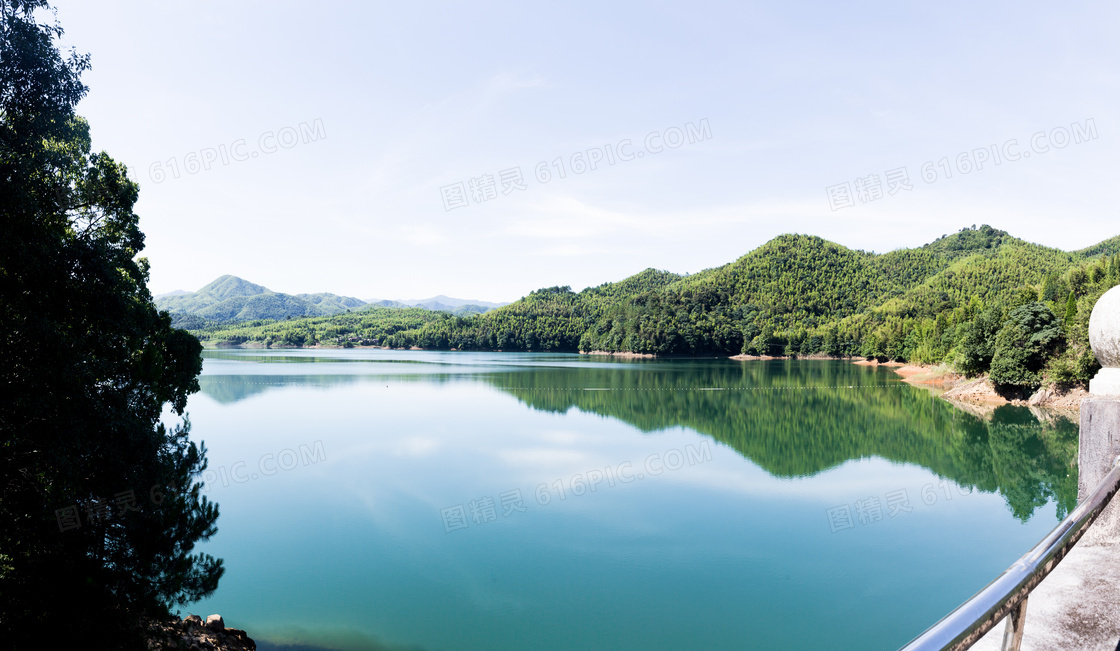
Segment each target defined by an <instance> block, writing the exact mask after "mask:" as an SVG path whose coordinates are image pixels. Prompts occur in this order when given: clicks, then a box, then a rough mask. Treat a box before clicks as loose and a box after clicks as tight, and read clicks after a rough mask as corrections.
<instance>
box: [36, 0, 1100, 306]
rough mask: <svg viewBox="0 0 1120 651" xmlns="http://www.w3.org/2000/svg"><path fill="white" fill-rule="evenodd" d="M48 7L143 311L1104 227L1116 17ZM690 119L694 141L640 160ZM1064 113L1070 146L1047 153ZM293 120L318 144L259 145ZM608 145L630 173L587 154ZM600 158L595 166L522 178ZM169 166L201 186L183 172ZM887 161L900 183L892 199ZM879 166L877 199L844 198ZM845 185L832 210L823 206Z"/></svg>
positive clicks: (856, 7)
mask: <svg viewBox="0 0 1120 651" xmlns="http://www.w3.org/2000/svg"><path fill="white" fill-rule="evenodd" d="M55 6H56V7H57V8H58V16H59V20H60V21H61V23H62V25H63V26H64V27H65V29H66V30H67V34H66V36H65V42H66V43H67V44H72V45H74V46H75V47H76V48H78V49H79V50H80V51H86V52H89V53H91V55H92V60H93V69H92V70H91V71H89V72H88V73H86V75H85V81H86V83H87V84H88V85H89V86H90V94H89V96H88V97H87V98H86V99H85V100H84V101H83V102H82V104H81V105H80V106H79V112H80V113H81V114H83V115H85V116H86V117H88V118H89V120H90V123H91V125H92V131H93V137H94V147H95V148H96V149H104V150H106V151H108V152H109V153H110V154H111V155H112V156H113V157H114V158H116V159H117V160H119V161H122V162H124V163H125V164H127V165H129V166H130V168H135V169H137V170H138V171H139V176H140V179H139V180H140V183H141V191H140V201H139V203H138V204H137V212H138V213H139V214H140V216H141V227H142V228H143V230H144V232H145V233H146V234H147V249H146V250H145V252H144V254H145V255H147V256H148V257H149V258H150V259H151V261H152V282H151V287H152V290H153V291H154V292H156V293H160V292H165V291H169V290H172V289H179V288H181V289H187V290H194V289H198V288H199V287H201V286H202V285H203V284H205V283H207V282H209V281H210V280H212V279H213V278H215V277H217V276H219V275H221V274H224V273H232V274H236V275H238V276H242V277H244V278H246V279H248V280H251V281H253V282H256V283H260V284H263V285H266V286H268V287H270V288H272V289H274V290H277V291H286V292H314V291H331V292H336V293H341V294H346V295H351V296H357V297H359V298H371V297H377V298H420V297H425V296H430V295H433V294H437V293H444V294H448V295H452V296H462V297H469V298H477V299H484V300H513V299H516V298H518V297H519V296H522V295H524V294H526V293H528V292H529V291H531V290H532V289H535V288H538V287H542V286H549V285H556V284H561V285H565V284H570V285H572V287H573V288H574V289H577V290H578V289H581V288H583V287H585V286H588V285H597V284H599V283H601V282H604V281H609V280H618V279H621V278H623V277H625V276H628V275H630V274H632V273H635V272H637V271H640V270H641V269H644V268H646V267H650V266H652V267H657V268H663V269H669V270H672V271H677V272H696V271H700V270H701V269H704V268H707V267H712V266H717V265H720V264H723V263H725V262H728V261H731V260H734V259H735V258H737V257H738V256H740V255H742V254H744V253H746V252H747V251H749V250H751V249H753V248H755V247H757V246H758V245H760V244H762V243H763V242H765V241H766V240H768V239H770V238H771V237H773V236H775V235H778V234H780V233H785V232H801V233H811V234H816V235H821V236H823V237H826V238H828V239H831V240H834V241H836V242H839V243H841V244H844V245H847V246H850V247H853V248H862V249H868V250H875V251H888V250H891V249H894V248H898V247H902V246H915V245H920V244H923V243H925V242H928V241H930V240H932V239H934V238H936V237H938V236H940V235H942V234H943V233H949V232H953V231H956V230H958V229H959V228H961V227H962V226H967V225H971V224H980V223H990V224H992V225H993V226H996V227H999V228H1003V229H1005V230H1008V231H1010V232H1011V233H1012V234H1014V235H1016V236H1019V237H1022V238H1025V239H1028V240H1032V241H1035V242H1040V243H1043V244H1047V245H1051V246H1057V247H1061V248H1064V249H1075V248H1080V247H1083V246H1087V245H1089V244H1092V243H1094V242H1096V241H1099V240H1101V239H1105V238H1107V237H1111V236H1113V235H1116V234H1118V233H1120V220H1117V219H1116V214H1117V210H1116V208H1117V204H1118V201H1120V199H1118V197H1117V195H1116V191H1115V179H1116V178H1117V176H1118V172H1120V162H1118V161H1120V145H1118V142H1117V127H1118V117H1120V115H1118V112H1120V92H1118V91H1120V83H1118V82H1120V65H1118V64H1120V56H1118V55H1120V39H1117V38H1116V37H1115V29H1116V26H1117V25H1118V24H1120V20H1118V19H1120V7H1118V6H1117V5H1115V4H1113V3H1105V2H1074V3H1062V4H1055V3H1042V2H1014V3H1013V2H993V3H974V2H967V3H966V2H938V3H917V2H897V1H896V2H879V3H876V2H865V3H858V4H852V3H843V4H841V3H825V2H768V3H748V2H740V3H722V2H688V3H685V2H677V3H667V2H657V3H622V2H615V3H603V2H586V3H577V2H568V3H548V4H545V3H525V2H521V3H512V2H510V3H486V2H471V3H454V4H453V3H421V2H402V3H392V4H389V3H373V2H368V3H366V2H348V3H345V2H322V3H308V2H298V3H297V2H228V1H227V2H213V1H208V0H192V1H190V2H186V1H178V0H175V1H166V2H139V1H130V2H126V1H123V0H121V1H114V0H99V1H98V2H89V1H88V0H82V1H79V0H58V1H56V2H55ZM702 120H707V123H706V124H707V127H709V128H710V137H709V138H704V139H696V138H694V142H691V143H690V142H688V141H687V139H686V140H685V141H684V143H683V144H681V145H680V146H679V147H677V148H675V149H673V148H669V147H664V148H662V150H661V151H660V152H653V151H648V152H647V151H642V154H643V156H642V157H638V156H637V152H639V151H640V150H643V149H644V145H643V144H642V143H643V140H644V139H645V137H646V135H647V134H649V133H651V132H657V134H658V137H657V138H655V139H654V140H653V141H652V143H651V144H652V145H653V148H654V149H657V148H658V146H659V145H660V144H661V143H662V142H663V141H664V140H665V139H668V140H670V141H673V140H674V138H675V137H676V135H678V133H681V134H683V133H686V131H685V129H686V127H687V125H689V124H692V125H693V126H695V127H697V128H700V127H701V126H702V122H701V121H702ZM1088 120H1092V122H1091V123H1089V122H1088ZM316 121H319V122H318V123H317V122H316ZM1075 123H1076V124H1077V125H1078V126H1079V127H1080V128H1081V129H1083V130H1085V133H1088V134H1089V136H1087V138H1089V139H1086V140H1084V141H1082V142H1070V143H1069V144H1067V145H1066V146H1064V147H1061V148H1059V147H1057V146H1051V140H1052V139H1053V140H1054V141H1055V142H1056V144H1061V143H1062V138H1063V134H1064V133H1065V134H1069V135H1070V137H1071V138H1073V137H1074V136H1076V135H1077V129H1075V128H1073V126H1072V125H1074V124H1075ZM301 124H304V125H306V126H307V127H312V131H313V130H314V128H315V127H317V126H320V127H321V129H320V130H319V131H318V134H317V135H316V134H312V135H306V134H307V133H309V132H307V131H305V135H306V139H307V140H308V141H307V142H303V141H302V139H300V138H297V139H296V140H295V141H286V142H288V144H292V146H291V147H289V148H284V147H280V146H278V143H276V142H275V141H274V139H275V138H278V137H279V138H289V137H291V136H292V135H293V134H295V135H299V133H300V132H299V129H300V125H301ZM673 128H676V129H681V131H680V132H676V131H673ZM285 129H292V130H289V131H285ZM1055 129H1057V131H1055ZM1040 131H1041V132H1045V133H1044V134H1043V136H1042V137H1041V138H1040V139H1039V140H1037V141H1036V143H1035V144H1036V145H1037V146H1036V148H1035V150H1034V151H1033V152H1032V151H1031V147H1032V146H1031V144H1030V141H1031V138H1032V135H1033V134H1035V133H1037V132H1040ZM262 135H265V138H264V140H263V142H262V140H261V136H262ZM1094 135H1095V137H1092V136H1094ZM319 136H323V137H319ZM625 139H629V140H630V141H631V143H632V147H630V148H625V147H624V151H626V152H629V153H632V154H634V158H633V159H632V160H629V161H621V160H618V159H617V158H616V160H615V164H614V165H610V164H608V163H607V158H606V153H605V148H604V147H603V146H604V145H605V144H608V143H610V144H611V145H612V152H613V149H614V148H617V145H618V143H619V142H620V141H623V140H625ZM1011 139H1016V140H1017V144H1014V145H1010V146H1006V144H1005V143H1007V141H1009V140H1011ZM238 141H244V143H242V144H238V145H237V146H236V147H234V145H235V143H238ZM992 145H997V153H999V152H1003V153H1002V154H1001V155H1000V159H1001V160H1000V164H999V165H995V164H994V160H993V159H992V158H993V156H994V154H993V153H992V152H991V149H990V148H991V146H992ZM593 148H599V149H600V150H601V151H603V153H604V161H602V162H599V163H598V165H597V169H595V170H587V171H585V172H584V173H582V174H575V173H574V171H573V170H572V169H568V170H567V177H566V178H557V172H556V169H555V168H554V167H551V169H550V171H551V174H552V175H553V178H552V179H550V180H549V181H548V182H547V183H541V182H540V181H539V180H538V179H537V178H536V176H535V172H534V168H535V166H536V165H537V163H539V162H541V161H553V160H554V159H556V158H557V157H563V159H564V161H565V162H564V165H565V167H566V168H570V167H571V166H572V165H573V163H572V160H571V157H572V155H573V154H575V153H577V152H583V154H582V155H583V157H584V158H586V157H587V156H588V153H587V152H588V150H590V149H593ZM981 148H982V149H984V151H985V152H986V153H987V154H988V157H989V160H987V161H983V163H984V167H983V169H979V170H977V169H973V170H971V171H970V172H969V173H968V174H962V168H963V169H967V168H968V166H969V164H974V163H975V159H976V158H977V157H978V154H977V153H975V152H974V150H976V149H981ZM207 149H210V150H211V152H210V153H205V152H204V150H207ZM264 149H275V151H273V152H271V153H268V152H266V151H264ZM192 152H195V157H200V158H201V157H203V156H212V157H214V158H215V160H214V161H213V162H212V163H209V168H210V169H201V170H199V171H197V172H195V173H193V174H192V173H189V172H188V169H192V168H190V167H189V166H191V165H193V164H194V158H193V157H189V155H190V154H191V153H192ZM231 152H233V153H231ZM962 152H967V158H968V160H967V161H964V162H962V163H961V164H960V165H959V166H958V163H957V160H956V159H957V156H958V155H959V154H961V153H962ZM1022 152H1027V154H1022ZM235 153H236V154H239V155H240V156H239V157H242V158H245V160H240V161H239V160H234V159H233V157H234V155H235ZM1017 153H1018V154H1020V157H1019V158H1018V159H1017V160H1014V161H1011V160H1006V159H1005V158H1004V156H1005V155H1007V154H1010V155H1011V157H1012V158H1014V157H1015V154H1017ZM254 154H256V155H254ZM591 155H595V154H591ZM980 156H982V154H981V155H980ZM942 158H948V161H947V163H946V164H943V165H938V161H940V160H941V159H942ZM223 159H224V160H228V164H224V163H223ZM927 161H930V162H932V163H933V165H932V166H928V167H927V168H926V174H927V176H929V177H930V178H933V179H934V180H933V182H930V183H927V182H925V181H924V180H923V178H922V166H923V164H924V163H926V162H927ZM153 163H159V165H158V169H157V170H156V174H154V175H153V169H152V164H153ZM549 165H550V166H551V163H550V164H549ZM576 165H577V166H578V162H577V163H576ZM946 165H948V166H949V172H950V173H951V174H952V176H951V177H948V178H947V177H946V172H945V166H946ZM172 167H177V168H178V169H179V178H174V173H173V170H172V169H171V168H172ZM517 167H520V168H521V171H522V174H523V176H524V189H523V190H511V191H510V193H509V194H508V195H504V194H502V193H501V191H500V190H501V185H500V183H498V184H497V188H498V192H497V194H496V196H495V197H494V198H492V199H489V200H485V201H475V200H473V199H472V198H470V197H469V196H468V200H469V201H470V205H467V206H465V207H459V208H454V209H452V210H445V204H444V197H443V194H442V193H441V188H442V187H444V186H448V185H453V184H457V183H463V184H464V186H466V184H468V183H469V181H470V180H471V179H472V178H479V177H482V176H483V175H485V174H490V175H493V176H494V177H495V180H496V181H497V178H498V176H499V172H500V171H502V170H508V169H512V168H517ZM903 167H904V168H906V170H907V172H908V176H909V180H910V183H911V185H912V189H911V190H905V189H896V191H895V193H894V194H893V195H891V194H887V193H886V192H885V191H886V189H887V184H886V172H887V171H888V170H895V169H898V168H903ZM159 171H163V172H164V174H165V175H166V178H164V179H163V180H162V182H159V183H157V182H155V181H156V180H158V172H159ZM872 174H876V175H878V176H879V181H880V183H881V184H882V186H881V187H882V189H883V190H884V193H883V196H882V197H881V198H877V199H871V198H870V197H871V195H868V196H866V197H864V198H866V199H869V200H868V201H866V202H864V201H860V199H859V198H857V197H856V196H855V193H856V187H855V181H856V179H857V178H866V177H868V176H869V175H872ZM844 183H849V184H852V185H851V195H849V196H850V197H851V200H852V202H853V203H854V205H852V206H849V207H844V208H840V209H838V210H832V209H831V207H830V204H829V195H828V194H827V193H826V188H828V187H830V186H836V185H839V184H844ZM873 185H874V184H873V183H872V184H871V186H873ZM872 191H873V190H872ZM468 194H469V188H468ZM834 199H842V196H840V195H834Z"/></svg>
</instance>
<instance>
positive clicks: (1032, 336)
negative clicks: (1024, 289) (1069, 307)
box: [990, 303, 1062, 389]
mask: <svg viewBox="0 0 1120 651" xmlns="http://www.w3.org/2000/svg"><path fill="white" fill-rule="evenodd" d="M1061 338H1062V329H1061V324H1060V323H1059V321H1058V317H1057V316H1056V315H1055V314H1054V313H1053V312H1052V311H1050V308H1048V307H1046V306H1045V305H1043V304H1042V303H1031V304H1028V305H1023V306H1021V307H1017V308H1015V309H1014V310H1012V311H1011V313H1010V314H1009V315H1008V318H1007V322H1006V323H1005V324H1004V325H1003V328H1001V329H1000V331H999V334H998V335H997V336H996V346H995V354H994V355H993V356H992V371H991V375H990V377H991V379H992V382H993V383H995V384H996V385H997V386H1007V387H1018V388H1028V389H1033V388H1036V387H1037V386H1038V385H1039V381H1040V378H1039V371H1041V370H1042V367H1043V365H1044V364H1045V363H1046V359H1047V357H1048V355H1049V354H1050V353H1051V352H1053V351H1054V349H1055V348H1056V347H1057V346H1058V344H1059V343H1060V342H1061Z"/></svg>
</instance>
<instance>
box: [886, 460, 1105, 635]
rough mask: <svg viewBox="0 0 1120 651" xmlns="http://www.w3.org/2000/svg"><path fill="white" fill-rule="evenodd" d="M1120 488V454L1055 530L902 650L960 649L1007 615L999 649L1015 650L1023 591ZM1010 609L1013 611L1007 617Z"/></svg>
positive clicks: (1024, 606)
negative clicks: (1110, 468)
mask: <svg viewBox="0 0 1120 651" xmlns="http://www.w3.org/2000/svg"><path fill="white" fill-rule="evenodd" d="M1118 489H1120V457H1117V459H1116V460H1115V461H1113V463H1112V470H1110V471H1109V473H1108V474H1107V475H1105V477H1104V479H1102V480H1101V483H1100V484H1098V485H1097V487H1096V488H1095V489H1093V492H1092V494H1090V495H1089V497H1088V498H1087V499H1086V500H1085V501H1083V502H1082V503H1081V504H1078V505H1077V508H1075V509H1074V510H1073V511H1072V512H1071V513H1070V514H1069V515H1067V516H1066V517H1065V519H1064V520H1062V521H1061V522H1060V523H1058V526H1057V527H1054V530H1053V531H1051V532H1050V533H1049V534H1047V535H1046V537H1045V538H1043V539H1042V541H1041V542H1039V543H1038V544H1037V545H1035V546H1034V548H1033V549H1031V550H1030V551H1029V552H1027V553H1026V554H1025V555H1024V556H1023V557H1022V558H1020V559H1019V560H1017V561H1015V564H1014V565H1012V566H1011V567H1009V568H1007V569H1006V570H1005V571H1004V572H1003V574H1001V575H999V577H998V578H997V579H996V580H995V581H992V582H991V583H989V584H988V585H987V587H985V588H984V589H983V590H981V591H980V592H977V593H976V594H975V595H973V597H972V598H971V599H969V600H968V601H966V602H964V603H963V604H961V605H960V606H958V607H957V609H956V610H954V611H953V612H951V613H949V614H948V615H946V616H945V617H944V618H942V619H941V621H939V622H937V623H936V624H934V625H933V626H931V627H929V629H927V630H926V632H924V633H922V634H921V635H919V636H918V637H916V638H914V640H913V641H912V642H910V643H909V644H907V645H906V646H904V647H902V649H901V650H900V651H961V650H963V649H967V648H969V647H971V646H972V645H973V644H976V642H977V641H978V640H979V639H980V638H981V637H983V636H984V634H985V633H987V632H988V631H990V630H992V629H993V628H995V626H996V624H998V623H999V622H1000V620H1001V619H1003V618H1004V617H1007V630H1006V633H1005V635H1004V639H1003V649H1005V650H1006V651H1017V650H1018V648H1019V642H1020V641H1021V640H1022V638H1023V623H1024V622H1025V621H1026V614H1027V595H1029V594H1030V592H1031V590H1034V589H1035V588H1036V587H1037V586H1038V584H1039V583H1041V582H1042V580H1043V579H1045V578H1046V575H1048V574H1050V572H1051V571H1052V570H1053V569H1054V568H1055V567H1057V565H1058V563H1060V562H1061V560H1062V559H1063V558H1065V556H1066V554H1068V553H1069V551H1070V550H1071V549H1073V546H1074V545H1075V544H1077V541H1078V540H1079V539H1080V538H1081V536H1082V535H1083V534H1084V533H1085V532H1086V531H1087V530H1088V529H1089V526H1090V525H1092V524H1093V522H1094V521H1095V520H1096V519H1097V516H1099V515H1100V514H1101V511H1103V510H1104V507H1106V506H1108V502H1109V501H1110V500H1111V499H1112V496H1113V495H1115V494H1116V492H1117V490H1118ZM1008 615H1011V617H1008Z"/></svg>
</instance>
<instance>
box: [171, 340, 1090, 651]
mask: <svg viewBox="0 0 1120 651" xmlns="http://www.w3.org/2000/svg"><path fill="white" fill-rule="evenodd" d="M204 358H205V362H204V368H203V374H202V377H201V378H200V384H201V387H202V391H201V392H200V393H198V394H196V395H194V396H192V397H191V400H190V403H189V405H188V411H189V415H190V420H191V423H192V439H194V440H195V441H198V440H202V441H204V442H205V444H206V447H207V449H208V458H209V464H210V465H209V469H208V470H207V472H206V474H205V479H206V480H207V490H206V495H207V496H208V497H209V498H210V499H212V500H215V501H217V502H218V503H219V505H220V508H221V517H220V518H219V520H218V529H219V531H218V534H217V535H216V536H215V537H214V538H212V539H211V540H210V541H209V542H207V543H205V544H203V545H201V550H202V551H205V552H207V553H210V554H213V555H215V556H218V557H221V558H224V559H225V562H226V567H227V572H226V575H225V577H224V578H223V579H222V582H221V585H220V587H219V589H218V591H217V592H216V593H215V594H214V595H213V596H212V597H210V598H208V599H207V600H205V601H203V602H201V603H198V604H192V605H190V606H188V607H187V608H185V609H183V610H182V611H181V612H182V613H183V614H185V613H187V612H191V613H196V614H200V615H202V616H203V617H205V616H206V615H208V614H211V613H221V614H222V615H223V616H224V617H225V619H226V623H227V625H228V626H233V627H237V628H243V629H246V630H247V631H248V632H249V634H250V635H251V636H253V637H254V638H255V639H256V640H257V641H258V644H259V648H261V649H268V648H274V645H293V646H294V647H295V648H299V649H319V648H324V649H344V650H389V649H423V650H427V651H436V650H447V651H453V650H488V651H499V650H513V649H518V650H520V649H533V650H550V649H612V650H615V651H620V650H626V649H641V650H644V651H649V650H655V649H674V650H679V649H690V648H691V649H706V650H711V649H896V648H898V647H899V646H901V645H903V644H905V643H906V642H907V641H909V640H910V639H911V638H913V637H914V636H916V635H917V634H918V633H920V632H921V631H922V630H924V629H925V628H927V627H928V626H930V625H931V624H933V623H934V622H935V621H936V620H938V619H939V618H940V617H942V616H944V615H945V614H947V613H948V612H949V611H950V610H951V609H952V608H954V607H955V606H957V605H958V604H959V603H961V602H962V601H964V600H965V599H967V598H968V597H969V596H971V595H972V594H973V593H974V592H976V591H977V590H979V589H980V588H982V587H983V586H984V585H985V584H987V583H988V582H989V581H991V580H992V579H994V578H995V577H996V576H997V575H998V574H999V573H1000V572H1002V571H1003V570H1004V569H1005V568H1006V567H1007V566H1009V565H1010V564H1011V563H1012V562H1014V561H1015V560H1016V559H1017V558H1018V557H1019V556H1021V555H1022V554H1023V553H1024V552H1026V551H1027V550H1028V549H1029V548H1030V547H1031V546H1032V545H1033V544H1034V543H1036V542H1037V541H1038V540H1039V539H1041V538H1042V537H1043V536H1044V535H1045V534H1046V533H1047V532H1048V531H1049V530H1050V529H1051V528H1053V526H1054V525H1055V524H1057V522H1058V520H1059V519H1060V518H1061V517H1063V516H1064V515H1065V514H1066V513H1067V512H1068V511H1069V510H1070V509H1071V508H1072V507H1073V506H1074V504H1075V502H1076V495H1077V474H1076V468H1075V465H1074V460H1075V459H1076V454H1077V425H1076V424H1074V423H1073V422H1070V421H1069V420H1066V419H1064V418H1061V417H1054V416H1049V415H1046V414H1042V413H1041V412H1039V414H1040V416H1035V415H1034V414H1032V412H1031V411H1029V410H1027V409H1026V408H1016V407H1001V408H998V409H995V410H991V409H988V410H983V411H982V410H972V411H973V412H975V413H969V412H968V411H965V410H963V409H958V408H956V407H954V406H952V405H950V404H948V403H947V402H945V401H944V400H941V399H939V398H937V397H935V396H934V395H933V393H931V391H929V390H927V389H923V388H919V387H913V386H910V385H907V384H905V383H903V382H901V381H899V379H898V377H897V376H896V375H895V374H894V373H892V372H891V371H889V370H888V369H885V368H875V367H866V366H857V365H854V364H851V363H848V362H844V361H824V360H804V361H789V360H771V361H734V360H729V359H723V358H713V359H680V360H676V359H674V360H660V359H657V360H615V359H611V358H604V357H591V356H581V355H566V354H531V353H526V354H519V353H466V352H431V351H388V350H380V349H353V350H324V349H318V350H300V349H296V350H208V351H206V352H205V353H204ZM281 648H283V647H281Z"/></svg>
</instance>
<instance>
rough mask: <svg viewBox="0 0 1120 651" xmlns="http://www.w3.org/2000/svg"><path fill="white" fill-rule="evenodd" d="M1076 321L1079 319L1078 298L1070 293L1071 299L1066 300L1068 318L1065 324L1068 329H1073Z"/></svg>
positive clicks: (1064, 320) (1064, 321) (1066, 317)
mask: <svg viewBox="0 0 1120 651" xmlns="http://www.w3.org/2000/svg"><path fill="white" fill-rule="evenodd" d="M1075 319H1077V296H1075V295H1074V293H1073V292H1070V293H1069V298H1067V299H1066V316H1065V319H1063V324H1064V325H1065V326H1066V327H1067V328H1069V327H1072V326H1073V322H1074V320H1075Z"/></svg>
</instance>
